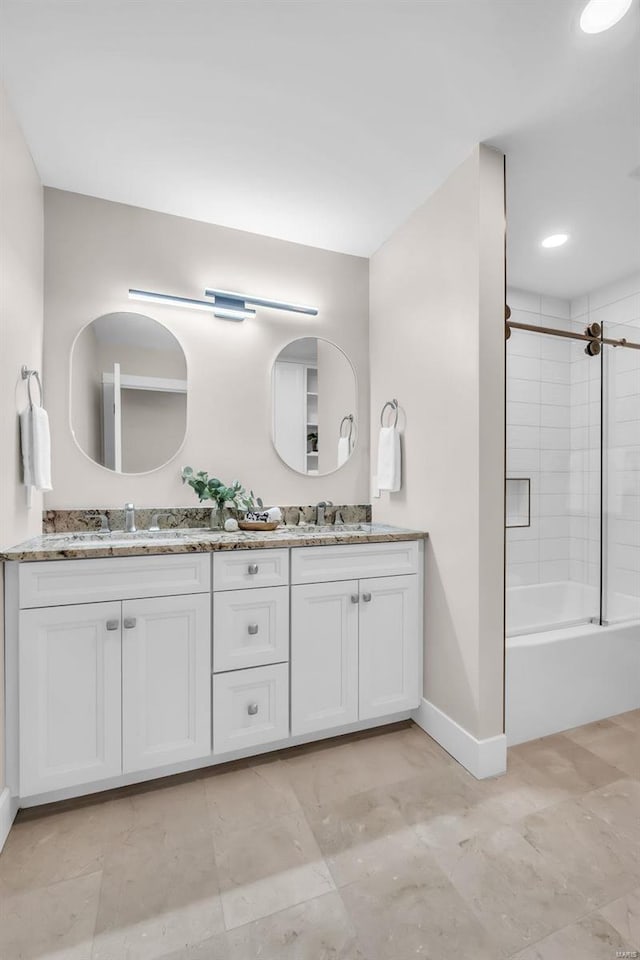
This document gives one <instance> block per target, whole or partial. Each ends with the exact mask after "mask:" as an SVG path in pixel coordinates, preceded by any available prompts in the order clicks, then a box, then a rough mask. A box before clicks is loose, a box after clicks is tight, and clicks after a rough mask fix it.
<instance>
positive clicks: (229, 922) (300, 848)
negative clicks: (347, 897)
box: [215, 814, 335, 930]
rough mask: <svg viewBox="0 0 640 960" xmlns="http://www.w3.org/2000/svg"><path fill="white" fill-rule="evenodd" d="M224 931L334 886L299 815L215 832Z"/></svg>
mask: <svg viewBox="0 0 640 960" xmlns="http://www.w3.org/2000/svg"><path fill="white" fill-rule="evenodd" d="M215 850H216V862H217V864H218V873H219V879H220V894H221V898H222V907H223V911H224V920H225V925H226V927H227V929H228V930H231V929H233V928H234V927H239V926H241V925H242V924H244V923H250V922H251V921H253V920H258V919H260V918H262V917H267V916H269V915H270V914H272V913H276V912H277V911H279V910H284V909H286V908H287V907H291V906H294V905H295V904H298V903H303V902H304V901H305V900H311V899H312V898H313V897H318V896H321V895H322V894H324V893H328V892H329V891H331V890H334V889H335V885H334V882H333V879H332V877H331V873H330V871H329V868H328V866H327V864H326V863H325V861H324V859H323V857H322V854H321V852H320V849H319V847H318V844H317V843H316V840H315V838H314V836H313V833H312V831H311V828H310V827H309V824H308V823H307V821H306V820H305V818H304V816H303V815H302V814H290V815H289V816H286V817H278V818H277V819H275V820H272V821H271V822H270V823H268V824H262V825H260V826H258V827H254V828H253V829H252V830H237V831H234V832H233V833H228V834H221V835H219V836H216V837H215Z"/></svg>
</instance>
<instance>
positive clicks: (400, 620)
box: [359, 574, 422, 720]
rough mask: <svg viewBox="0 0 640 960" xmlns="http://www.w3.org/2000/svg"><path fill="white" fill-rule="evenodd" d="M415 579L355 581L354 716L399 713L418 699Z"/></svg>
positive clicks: (379, 578)
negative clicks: (357, 585)
mask: <svg viewBox="0 0 640 960" xmlns="http://www.w3.org/2000/svg"><path fill="white" fill-rule="evenodd" d="M419 601H420V595H419V590H418V578H417V576H415V575H413V574H411V575H409V576H406V577H374V578H373V579H370V580H361V581H360V638H359V651H360V719H361V720H368V719H370V718H373V717H382V716H385V715H388V714H390V713H399V712H400V711H403V710H410V709H413V708H415V707H417V706H418V703H419V701H420V690H421V685H422V684H421V677H420V644H421V643H422V637H421V636H419V624H420V616H419V609H418V604H419Z"/></svg>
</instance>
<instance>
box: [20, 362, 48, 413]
mask: <svg viewBox="0 0 640 960" xmlns="http://www.w3.org/2000/svg"><path fill="white" fill-rule="evenodd" d="M20 372H21V374H22V379H23V380H26V381H27V393H28V395H29V406H30V407H32V406H33V397H32V396H31V378H32V377H35V380H36V383H37V384H38V391H39V393H40V406H42V405H43V403H44V393H43V390H42V381H41V379H40V374H39V373H38V371H37V370H29V368H28V367H27V365H26V363H25V364H23V366H22V370H21V371H20Z"/></svg>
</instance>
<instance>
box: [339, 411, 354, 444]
mask: <svg viewBox="0 0 640 960" xmlns="http://www.w3.org/2000/svg"><path fill="white" fill-rule="evenodd" d="M345 423H347V424H348V427H347V432H346V433H343V432H342V428H343V427H344V425H345ZM352 431H353V414H352V413H348V414H347V415H346V417H343V418H342V420H341V421H340V436H341V437H349V439H351V433H352Z"/></svg>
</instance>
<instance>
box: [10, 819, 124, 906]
mask: <svg viewBox="0 0 640 960" xmlns="http://www.w3.org/2000/svg"><path fill="white" fill-rule="evenodd" d="M129 824H130V808H129V802H128V801H127V800H123V801H120V800H115V801H107V802H105V803H93V804H89V805H87V806H80V807H77V808H76V809H62V810H61V811H60V812H55V811H54V812H51V813H46V814H45V815H43V816H41V817H34V816H33V815H30V816H28V817H25V818H23V817H21V816H20V815H19V816H18V819H17V821H16V823H15V824H14V826H13V828H12V830H11V832H10V833H9V836H8V838H7V841H6V843H5V846H4V849H3V850H2V854H1V855H0V896H8V895H9V894H11V893H14V892H18V891H20V890H32V889H34V888H35V887H43V886H47V885H48V884H51V883H56V882H57V881H59V880H67V879H70V878H72V877H78V876H83V875H85V874H89V873H95V872H96V871H98V870H101V869H102V862H103V855H104V851H105V848H106V847H107V846H108V845H109V844H111V843H114V842H117V837H118V836H119V835H120V834H121V832H122V831H123V830H125V829H126V828H127V827H128V825H129Z"/></svg>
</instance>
